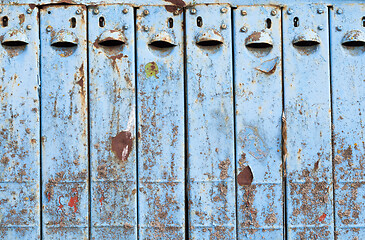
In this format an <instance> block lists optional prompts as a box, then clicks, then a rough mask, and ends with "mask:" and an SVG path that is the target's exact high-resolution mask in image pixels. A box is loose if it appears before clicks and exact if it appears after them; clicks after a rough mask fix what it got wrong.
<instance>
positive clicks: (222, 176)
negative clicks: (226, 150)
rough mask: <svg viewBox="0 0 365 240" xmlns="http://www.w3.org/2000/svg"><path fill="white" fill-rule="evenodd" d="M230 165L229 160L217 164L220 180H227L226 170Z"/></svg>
mask: <svg viewBox="0 0 365 240" xmlns="http://www.w3.org/2000/svg"><path fill="white" fill-rule="evenodd" d="M230 164H231V161H229V158H227V159H226V160H225V161H222V162H220V163H219V165H218V168H219V169H220V170H221V174H220V179H222V180H224V179H227V178H228V168H229V166H230Z"/></svg>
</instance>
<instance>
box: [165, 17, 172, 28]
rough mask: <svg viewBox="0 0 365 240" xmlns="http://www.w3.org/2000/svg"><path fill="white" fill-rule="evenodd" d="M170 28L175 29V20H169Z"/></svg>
mask: <svg viewBox="0 0 365 240" xmlns="http://www.w3.org/2000/svg"><path fill="white" fill-rule="evenodd" d="M167 26H168V28H173V27H174V19H172V18H169V21H168V23H167Z"/></svg>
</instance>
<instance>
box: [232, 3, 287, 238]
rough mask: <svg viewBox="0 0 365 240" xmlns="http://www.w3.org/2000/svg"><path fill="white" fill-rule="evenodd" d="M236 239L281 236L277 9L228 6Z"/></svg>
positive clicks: (280, 97) (280, 83)
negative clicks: (231, 12) (230, 14)
mask: <svg viewBox="0 0 365 240" xmlns="http://www.w3.org/2000/svg"><path fill="white" fill-rule="evenodd" d="M233 22H234V35H233V36H234V48H233V49H234V56H235V58H234V63H235V70H234V79H235V80H234V81H235V113H236V156H237V163H236V164H237V216H238V217H237V228H238V239H264V238H267V239H283V232H284V231H283V224H284V222H283V188H282V172H281V171H282V170H281V165H282V157H281V115H282V104H281V103H282V70H281V11H280V8H276V7H254V6H240V7H238V8H237V9H235V10H234V18H233Z"/></svg>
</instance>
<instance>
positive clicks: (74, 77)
mask: <svg viewBox="0 0 365 240" xmlns="http://www.w3.org/2000/svg"><path fill="white" fill-rule="evenodd" d="M40 20H41V23H40V29H41V52H42V55H41V85H42V91H41V99H42V104H41V115H42V118H41V134H42V179H43V182H42V186H43V192H42V201H43V216H42V217H43V236H44V238H45V239H59V238H60V237H62V236H65V237H68V238H74V239H86V238H87V235H88V201H89V198H88V174H89V172H88V126H87V122H88V118H87V110H88V109H87V84H88V79H87V74H86V73H87V62H86V56H87V54H86V24H85V20H86V9H85V7H83V6H77V5H75V6H48V7H45V8H42V9H41V14H40ZM51 44H52V45H51Z"/></svg>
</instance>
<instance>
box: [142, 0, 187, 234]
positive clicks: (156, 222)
mask: <svg viewBox="0 0 365 240" xmlns="http://www.w3.org/2000/svg"><path fill="white" fill-rule="evenodd" d="M182 21H183V14H182V11H178V12H177V14H174V13H173V12H171V11H170V9H169V8H166V9H165V7H163V6H156V7H148V6H146V7H141V8H140V9H138V10H137V68H138V69H137V71H138V75H137V89H138V103H137V105H138V121H137V122H138V134H139V136H138V181H139V189H138V190H139V200H138V211H139V219H140V222H139V226H140V231H139V236H140V238H141V239H184V238H185V233H184V232H185V203H184V200H185V195H184V192H185V187H184V178H185V177H184V151H185V150H184V127H185V126H184V57H183V24H182ZM154 42H155V44H156V45H157V46H154V45H153V44H154ZM159 44H160V47H159V46H158V45H159ZM165 45H166V46H165ZM164 46H165V47H164ZM161 47H162V48H161Z"/></svg>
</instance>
